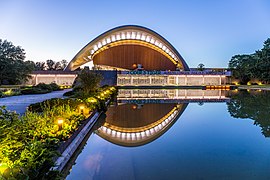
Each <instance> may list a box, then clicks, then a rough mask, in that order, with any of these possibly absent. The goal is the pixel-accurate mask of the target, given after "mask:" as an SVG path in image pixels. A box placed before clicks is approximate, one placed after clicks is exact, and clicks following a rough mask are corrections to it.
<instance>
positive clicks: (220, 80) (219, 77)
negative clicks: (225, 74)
mask: <svg viewBox="0 0 270 180" xmlns="http://www.w3.org/2000/svg"><path fill="white" fill-rule="evenodd" d="M219 85H221V75H219Z"/></svg>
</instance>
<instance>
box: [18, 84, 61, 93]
mask: <svg viewBox="0 0 270 180" xmlns="http://www.w3.org/2000/svg"><path fill="white" fill-rule="evenodd" d="M57 90H61V88H60V86H58V85H57V84H56V83H51V84H45V83H39V84H38V85H36V86H33V87H31V88H29V87H27V88H24V89H22V90H21V94H45V93H49V92H52V91H57Z"/></svg>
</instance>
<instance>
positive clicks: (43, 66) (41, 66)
mask: <svg viewBox="0 0 270 180" xmlns="http://www.w3.org/2000/svg"><path fill="white" fill-rule="evenodd" d="M45 70H46V63H45V62H36V63H35V71H45Z"/></svg>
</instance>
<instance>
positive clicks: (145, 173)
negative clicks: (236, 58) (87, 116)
mask: <svg viewBox="0 0 270 180" xmlns="http://www.w3.org/2000/svg"><path fill="white" fill-rule="evenodd" d="M120 94H121V93H120ZM219 94H220V93H219ZM225 96H226V98H228V97H229V98H231V99H230V100H229V101H228V100H225V101H223V102H222V101H221V100H220V99H219V100H218V99H217V102H216V103H213V102H205V99H204V100H203V98H202V99H201V100H198V97H196V99H197V101H198V102H195V101H194V100H192V103H183V101H179V103H177V102H175V101H167V102H166V101H162V103H159V101H154V103H153V102H151V101H145V102H147V103H144V104H142V103H141V101H139V102H140V103H139V104H138V103H135V102H136V100H138V99H133V101H132V103H129V102H130V101H124V100H122V101H120V102H119V101H118V104H117V105H116V104H114V105H113V106H112V107H110V108H109V110H108V111H107V113H106V115H107V117H106V119H105V122H99V124H101V125H100V126H99V127H98V129H97V130H96V131H95V132H94V133H93V134H92V135H91V136H90V137H89V139H88V140H87V143H86V145H85V147H84V149H83V150H82V152H81V153H80V155H79V156H78V158H77V159H76V161H75V164H74V165H73V167H72V169H71V170H70V174H69V175H68V176H67V177H66V178H67V179H74V180H75V179H80V180H84V179H95V180H114V179H115V180H119V179H123V180H128V179H143V180H144V179H149V180H159V179H160V180H161V179H162V180H163V179H164V180H170V179H184V180H187V179H215V180H216V179H270V139H269V138H268V136H269V135H270V133H269V132H270V114H269V113H270V109H269V108H270V94H269V93H267V92H257V91H256V92H255V91H254V92H229V93H226V94H225ZM208 98H209V97H208ZM219 98H220V97H219ZM221 98H224V97H221ZM226 98H225V99H226ZM175 99H177V97H176V98H174V100H175ZM178 99H182V97H180V98H179V97H178ZM144 100H145V99H144ZM146 100H147V99H146ZM212 101H213V100H212ZM174 108H175V110H176V111H175V112H176V113H175V114H173V113H174V111H171V110H172V109H174ZM166 115H171V117H172V118H171V120H168V121H167V123H165V119H166V118H163V117H164V116H166ZM162 118H163V119H162ZM100 121H101V120H100ZM163 121H164V122H163ZM149 128H150V130H147V129H149ZM151 128H153V129H152V132H151ZM108 129H114V131H111V130H108ZM120 132H121V133H120ZM122 132H126V133H125V134H124V135H123V133H122ZM133 132H137V134H136V133H135V134H134V133H133ZM141 132H142V133H141Z"/></svg>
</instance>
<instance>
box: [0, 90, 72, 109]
mask: <svg viewBox="0 0 270 180" xmlns="http://www.w3.org/2000/svg"><path fill="white" fill-rule="evenodd" d="M67 91H70V89H65V90H62V91H54V92H51V93H47V94H32V95H20V96H11V97H5V98H0V106H6V107H7V109H8V110H11V111H16V112H17V113H19V114H23V113H24V112H25V111H26V108H27V107H28V106H29V105H30V104H33V103H37V102H41V101H44V100H46V99H51V98H62V97H63V94H64V93H65V92H67Z"/></svg>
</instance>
